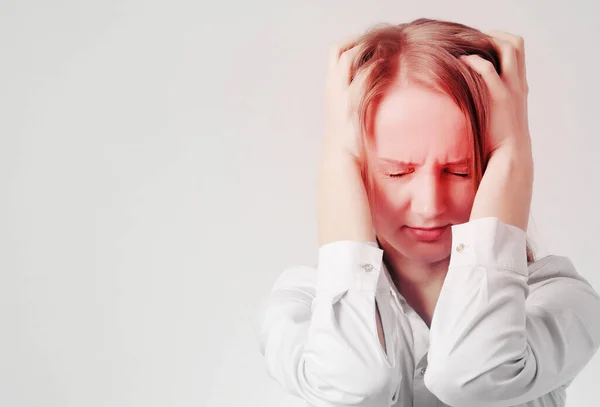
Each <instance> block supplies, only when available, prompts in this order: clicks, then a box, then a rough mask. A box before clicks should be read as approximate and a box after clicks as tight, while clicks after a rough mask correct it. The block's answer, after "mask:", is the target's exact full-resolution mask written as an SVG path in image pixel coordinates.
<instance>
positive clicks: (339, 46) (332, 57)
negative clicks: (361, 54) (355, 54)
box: [329, 38, 358, 67]
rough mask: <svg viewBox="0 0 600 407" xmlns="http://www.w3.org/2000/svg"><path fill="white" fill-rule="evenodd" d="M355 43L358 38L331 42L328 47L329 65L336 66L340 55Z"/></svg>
mask: <svg viewBox="0 0 600 407" xmlns="http://www.w3.org/2000/svg"><path fill="white" fill-rule="evenodd" d="M357 43H358V38H349V39H347V40H345V41H342V42H339V43H336V44H333V45H332V46H331V47H330V48H329V66H330V67H334V66H336V65H337V62H338V60H339V58H340V56H341V55H342V54H343V53H344V52H346V51H347V50H349V49H351V48H353V47H354V46H355V45H356V44H357Z"/></svg>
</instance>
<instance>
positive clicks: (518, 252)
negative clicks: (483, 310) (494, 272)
mask: <svg viewBox="0 0 600 407" xmlns="http://www.w3.org/2000/svg"><path fill="white" fill-rule="evenodd" d="M526 240H527V234H526V233H525V232H524V231H523V230H522V229H520V228H518V227H516V226H513V225H509V224H506V223H503V222H501V221H500V219H498V218H497V217H485V218H478V219H475V220H471V221H469V222H467V223H461V224H458V225H453V226H452V252H451V254H450V264H449V267H457V266H458V267H460V266H467V265H468V266H483V267H485V268H490V267H491V268H496V269H503V270H511V271H515V272H517V273H519V274H522V275H524V276H527V275H528V268H527V251H526V247H525V245H526Z"/></svg>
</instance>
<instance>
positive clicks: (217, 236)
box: [0, 0, 600, 407]
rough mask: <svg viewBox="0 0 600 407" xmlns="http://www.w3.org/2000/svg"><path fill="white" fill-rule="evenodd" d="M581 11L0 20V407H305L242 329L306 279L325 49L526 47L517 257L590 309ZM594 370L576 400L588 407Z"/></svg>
mask: <svg viewBox="0 0 600 407" xmlns="http://www.w3.org/2000/svg"><path fill="white" fill-rule="evenodd" d="M595 7H598V6H597V5H596V4H595V3H594V2H592V1H564V2H558V1H554V2H549V1H536V2H534V1H516V0H513V1H502V2H498V1H484V2H482V1H458V0H453V1H442V0H439V1H429V2H424V1H399V0H393V1H392V0H389V1H383V0H380V1H366V0H362V1H357V0H353V1H349V0H344V1H341V0H340V1H316V0H314V1H303V2H300V1H297V2H291V1H266V0H261V1H237V2H235V3H234V2H213V3H202V2H198V1H191V0H189V1H180V0H175V1H166V0H165V1H162V2H158V1H141V0H137V1H99V0H98V1H94V2H90V1H88V2H84V1H75V0H63V1H41V0H37V1H33V0H28V1H24V0H20V1H16V0H2V1H1V2H0V50H2V51H1V52H2V56H1V63H0V81H1V82H0V83H1V86H0V108H1V112H2V114H1V120H0V136H1V140H2V143H1V145H0V182H1V183H0V188H1V189H0V191H2V195H1V196H0V231H1V232H0V250H1V252H0V270H1V273H0V304H1V307H0V323H1V328H0V329H1V331H0V405H2V406H7V407H25V406H44V407H54V406H56V407H59V406H60V407H67V406H69V407H70V406H73V407H75V406H88V407H95V406H146V407H151V406H207V407H208V406H209V407H217V406H218V407H221V406H227V407H229V406H232V407H234V406H261V407H269V406H272V407H275V406H284V405H285V406H291V407H293V406H302V405H303V403H302V402H301V401H299V400H297V399H295V398H292V397H291V396H288V395H286V394H285V393H283V391H282V390H281V389H280V388H279V387H278V386H277V384H276V383H275V382H274V381H272V380H271V379H269V378H268V377H267V375H266V370H265V366H264V364H263V360H262V357H261V355H260V353H259V351H258V344H257V341H256V337H255V332H254V327H253V318H254V317H255V312H256V310H257V307H258V304H259V302H260V301H261V300H262V299H263V298H264V297H265V296H266V294H267V292H268V291H269V289H270V287H271V285H272V283H273V282H274V280H275V278H276V277H277V276H278V275H279V273H281V271H282V270H283V268H284V267H286V266H289V265H291V264H294V263H313V262H314V261H315V260H316V250H317V240H316V226H317V225H316V214H315V182H316V158H317V152H318V146H319V137H320V134H321V124H322V107H323V106H322V93H323V92H322V89H323V84H324V80H325V64H326V55H327V49H328V46H329V45H330V43H332V42H334V41H338V40H340V39H344V38H346V37H348V36H351V35H354V34H356V33H358V32H360V31H362V30H364V29H366V28H367V27H369V26H370V25H371V24H373V23H377V22H394V23H399V22H404V21H409V20H412V19H414V18H417V17H422V16H423V17H432V18H444V19H450V20H455V21H459V22H462V23H466V24H470V25H473V26H475V27H477V28H480V29H483V30H490V29H500V30H504V31H510V32H515V33H518V34H521V35H523V36H524V37H525V40H526V52H527V61H528V65H527V67H528V68H527V69H528V79H529V84H530V87H531V91H530V98H529V100H530V122H531V133H532V137H533V143H534V148H535V151H534V154H535V164H536V183H535V190H534V198H533V208H532V212H533V223H532V224H531V228H530V229H531V230H530V236H531V237H532V238H533V239H534V241H535V243H536V246H535V247H536V248H537V251H538V254H539V255H544V254H547V253H554V254H561V255H567V256H569V257H571V259H572V260H573V262H574V263H575V265H576V267H577V268H578V269H579V271H580V272H581V273H582V274H583V275H584V276H585V277H587V278H588V279H589V280H590V281H591V282H592V283H593V284H594V286H595V287H596V288H597V289H600V276H599V274H598V271H599V270H598V261H597V258H598V241H599V239H598V230H600V219H599V218H598V209H597V208H598V207H599V205H600V198H599V194H598V192H599V189H600V182H599V181H598V175H599V171H598V165H599V161H598V152H599V151H600V142H599V140H598V95H599V94H600V78H599V76H598V63H599V62H600V59H599V52H598V39H599V38H600V28H599V27H600V26H598V24H597V15H598V13H597V10H596V9H595ZM599 374H600V356H597V357H596V358H595V359H593V360H592V362H591V363H590V364H589V365H588V366H587V367H586V369H585V370H584V371H583V372H582V373H581V375H580V376H579V377H578V378H577V380H576V381H575V382H574V383H573V385H572V386H571V388H570V390H569V404H568V405H569V406H573V407H575V406H592V405H595V404H596V403H597V382H596V384H595V383H594V377H596V378H597V377H598V375H599Z"/></svg>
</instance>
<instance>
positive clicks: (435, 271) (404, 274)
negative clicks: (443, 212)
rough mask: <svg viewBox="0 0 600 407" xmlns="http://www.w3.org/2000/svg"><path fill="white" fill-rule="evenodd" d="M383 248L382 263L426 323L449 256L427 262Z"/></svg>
mask: <svg viewBox="0 0 600 407" xmlns="http://www.w3.org/2000/svg"><path fill="white" fill-rule="evenodd" d="M382 243H383V242H382ZM382 248H383V250H384V262H385V265H386V267H387V268H388V270H389V272H390V276H391V277H392V280H393V282H394V285H395V286H396V288H397V289H398V291H399V292H400V294H402V296H403V297H404V298H405V300H406V301H407V302H408V304H409V305H410V306H411V307H412V308H413V309H414V310H415V311H416V312H417V313H418V314H419V315H420V316H421V317H422V318H423V320H424V321H425V323H426V324H427V325H428V326H429V323H430V321H431V317H432V315H433V310H434V308H435V305H436V303H437V299H438V297H439V295H440V291H441V290H442V286H443V284H444V279H445V278H446V274H447V272H448V265H449V263H450V257H447V258H445V259H443V260H440V261H437V262H434V263H427V262H423V261H417V260H413V259H410V258H407V257H406V256H404V255H402V254H400V253H398V252H396V251H394V249H392V248H386V247H382ZM386 249H387V250H386Z"/></svg>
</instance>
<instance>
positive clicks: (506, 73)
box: [461, 30, 531, 157]
mask: <svg viewBox="0 0 600 407" xmlns="http://www.w3.org/2000/svg"><path fill="white" fill-rule="evenodd" d="M486 34H488V35H489V36H490V37H491V39H492V41H494V43H495V44H496V48H497V50H498V51H499V53H500V59H501V66H502V69H501V71H502V72H501V74H500V75H498V73H497V72H496V70H495V68H494V66H493V65H492V63H491V62H489V61H488V60H485V59H483V58H481V57H480V56H478V55H466V56H462V57H461V59H462V60H463V61H464V62H466V63H467V64H468V65H469V66H470V67H471V68H473V69H474V70H475V71H476V72H478V73H479V74H480V75H481V76H482V78H483V80H484V81H485V83H486V84H487V86H488V89H489V92H490V97H491V102H492V108H491V118H490V122H489V128H488V135H487V136H488V137H489V139H488V141H489V143H488V149H487V151H486V153H487V154H488V157H489V155H491V154H493V153H495V152H496V151H497V150H499V149H504V148H509V149H517V150H520V151H521V152H524V153H526V154H529V153H530V152H531V138H530V134H529V121H528V118H527V95H528V93H529V86H528V84H527V78H526V69H525V45H524V40H523V38H522V37H520V36H518V35H514V34H509V33H506V32H503V31H496V30H495V31H489V32H487V33H486Z"/></svg>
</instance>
